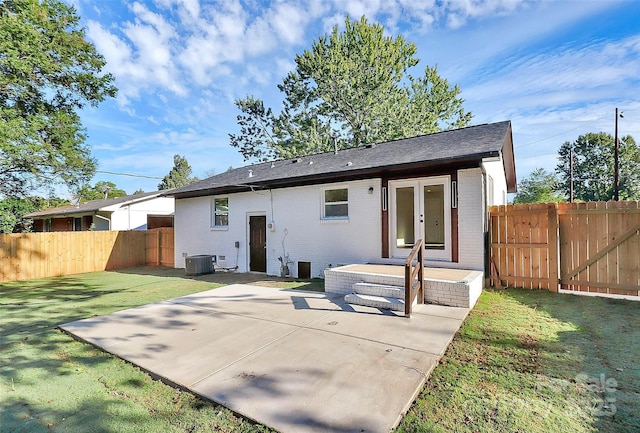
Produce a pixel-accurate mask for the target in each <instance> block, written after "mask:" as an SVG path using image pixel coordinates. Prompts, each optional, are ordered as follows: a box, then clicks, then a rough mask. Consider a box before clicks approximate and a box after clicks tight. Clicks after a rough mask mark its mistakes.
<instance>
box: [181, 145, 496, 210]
mask: <svg viewBox="0 0 640 433" xmlns="http://www.w3.org/2000/svg"><path fill="white" fill-rule="evenodd" d="M497 156H500V152H499V151H490V152H484V153H481V154H474V155H467V156H464V157H456V158H447V159H438V160H432V161H418V162H412V163H408V164H398V165H392V166H382V167H371V168H364V169H355V170H349V171H342V172H340V171H333V172H327V173H321V174H312V175H306V176H298V177H295V178H283V179H273V180H267V181H263V182H260V181H258V182H252V183H251V185H246V186H240V185H233V186H231V185H230V186H220V187H212V188H203V189H200V190H192V191H185V192H178V193H173V194H171V195H172V196H173V197H174V198H176V199H186V198H196V197H205V196H210V195H220V194H233V193H238V192H247V191H251V190H252V189H279V188H288V187H295V186H305V185H314V184H323V183H332V182H344V181H349V180H359V179H366V178H373V177H381V176H393V175H394V174H397V173H400V172H410V171H412V170H413V171H418V170H419V171H424V170H427V169H433V168H434V167H438V168H440V169H452V170H454V169H456V168H461V167H463V166H465V167H466V166H469V165H470V164H471V165H473V164H479V163H480V162H481V161H482V160H483V159H484V158H490V157H497Z"/></svg>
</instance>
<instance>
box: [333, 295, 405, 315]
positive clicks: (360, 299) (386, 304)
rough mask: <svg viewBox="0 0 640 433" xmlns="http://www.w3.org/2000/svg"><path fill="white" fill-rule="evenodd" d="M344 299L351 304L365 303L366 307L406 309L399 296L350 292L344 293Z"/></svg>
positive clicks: (394, 309)
mask: <svg viewBox="0 0 640 433" xmlns="http://www.w3.org/2000/svg"><path fill="white" fill-rule="evenodd" d="M344 300H345V301H346V302H347V303H349V304H355V305H363V306H365V307H373V308H382V309H385V310H393V311H404V301H403V300H402V299H398V298H391V297H389V298H388V297H384V296H373V295H365V294H361V293H350V294H348V295H344Z"/></svg>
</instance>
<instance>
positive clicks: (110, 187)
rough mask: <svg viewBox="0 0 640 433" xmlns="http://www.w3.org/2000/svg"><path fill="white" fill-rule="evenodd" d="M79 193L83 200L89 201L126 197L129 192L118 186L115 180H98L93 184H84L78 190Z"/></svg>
mask: <svg viewBox="0 0 640 433" xmlns="http://www.w3.org/2000/svg"><path fill="white" fill-rule="evenodd" d="M78 195H79V196H80V198H81V199H82V200H85V201H89V200H102V199H105V198H116V197H124V196H125V195H127V193H126V191H125V190H123V189H119V188H117V187H116V184H115V183H113V182H105V181H100V182H96V184H95V185H93V186H91V185H89V184H86V185H84V186H83V187H82V188H80V190H79V191H78Z"/></svg>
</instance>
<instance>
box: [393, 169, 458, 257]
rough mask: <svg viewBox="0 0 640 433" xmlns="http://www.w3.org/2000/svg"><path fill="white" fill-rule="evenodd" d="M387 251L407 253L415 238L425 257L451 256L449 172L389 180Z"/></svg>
mask: <svg viewBox="0 0 640 433" xmlns="http://www.w3.org/2000/svg"><path fill="white" fill-rule="evenodd" d="M389 189H390V192H391V194H390V200H389V201H390V205H391V206H390V217H391V218H390V227H389V228H390V230H389V235H390V237H391V239H390V243H389V244H390V247H391V254H392V255H393V257H407V256H408V255H409V252H410V251H411V249H412V248H413V245H414V243H415V242H416V240H418V239H423V240H424V243H425V246H424V248H425V254H424V256H425V259H426V260H451V180H450V178H449V176H437V177H429V178H423V179H412V180H402V181H390V182H389Z"/></svg>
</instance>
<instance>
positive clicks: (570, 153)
mask: <svg viewBox="0 0 640 433" xmlns="http://www.w3.org/2000/svg"><path fill="white" fill-rule="evenodd" d="M569 174H570V180H569V203H573V143H571V147H570V148H569Z"/></svg>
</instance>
